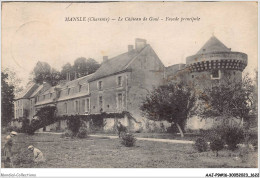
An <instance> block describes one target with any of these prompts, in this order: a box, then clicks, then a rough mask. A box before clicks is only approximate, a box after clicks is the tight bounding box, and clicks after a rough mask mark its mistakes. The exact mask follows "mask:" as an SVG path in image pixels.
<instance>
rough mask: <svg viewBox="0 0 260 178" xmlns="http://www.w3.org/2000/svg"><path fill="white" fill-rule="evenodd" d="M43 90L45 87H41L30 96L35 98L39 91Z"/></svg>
mask: <svg viewBox="0 0 260 178" xmlns="http://www.w3.org/2000/svg"><path fill="white" fill-rule="evenodd" d="M42 88H43V85H40V86H39V87H38V88H37V89H36V90H35V91H34V92H33V94H32V95H31V96H30V98H32V97H34V96H35V95H37V93H38V92H39V91H41V89H42Z"/></svg>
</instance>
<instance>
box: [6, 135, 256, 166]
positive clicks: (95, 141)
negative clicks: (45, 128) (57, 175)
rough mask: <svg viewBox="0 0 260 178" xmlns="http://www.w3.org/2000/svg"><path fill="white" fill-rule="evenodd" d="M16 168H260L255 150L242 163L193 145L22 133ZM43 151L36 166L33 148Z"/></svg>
mask: <svg viewBox="0 0 260 178" xmlns="http://www.w3.org/2000/svg"><path fill="white" fill-rule="evenodd" d="M4 136H6V135H2V146H3V138H4ZM15 139H16V140H15V147H14V154H15V155H14V164H15V167H29V168H33V167H40V168H220V167H226V168H230V167H257V152H256V151H252V152H250V153H249V155H248V159H247V160H246V161H245V162H242V161H241V159H238V158H236V157H237V156H238V155H239V151H235V152H230V151H227V150H225V151H221V152H220V153H219V157H215V156H214V153H213V152H210V151H209V152H204V153H197V152H196V151H195V150H194V149H193V147H192V145H191V144H173V143H161V142H152V141H140V140H138V141H137V142H136V145H135V146H134V147H125V146H123V145H121V144H120V140H119V139H106V138H96V137H93V138H92V137H89V138H86V139H70V138H61V137H60V135H53V134H35V135H33V136H28V135H25V134H19V135H18V136H17V137H16V138H15ZM31 144H32V145H34V146H35V147H37V148H39V149H40V150H41V151H42V152H43V154H44V156H45V157H46V162H45V163H42V164H38V165H36V164H34V163H32V162H31V160H32V153H31V152H29V151H27V147H28V146H29V145H31Z"/></svg>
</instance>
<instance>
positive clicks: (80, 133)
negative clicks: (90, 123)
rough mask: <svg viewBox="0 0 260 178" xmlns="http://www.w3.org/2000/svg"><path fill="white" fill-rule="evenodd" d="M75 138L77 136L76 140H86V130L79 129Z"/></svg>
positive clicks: (83, 128)
mask: <svg viewBox="0 0 260 178" xmlns="http://www.w3.org/2000/svg"><path fill="white" fill-rule="evenodd" d="M77 136H78V138H86V137H87V136H88V132H87V128H86V127H80V128H79V132H78V134H77Z"/></svg>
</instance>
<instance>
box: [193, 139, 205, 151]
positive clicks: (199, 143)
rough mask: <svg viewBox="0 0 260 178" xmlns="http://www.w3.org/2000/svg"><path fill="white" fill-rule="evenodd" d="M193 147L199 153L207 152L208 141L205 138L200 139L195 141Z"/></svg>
mask: <svg viewBox="0 0 260 178" xmlns="http://www.w3.org/2000/svg"><path fill="white" fill-rule="evenodd" d="M193 147H194V148H195V149H196V150H197V151H198V152H204V151H207V149H208V143H207V142H206V140H205V139H204V138H198V139H197V140H196V141H195V144H194V145H193Z"/></svg>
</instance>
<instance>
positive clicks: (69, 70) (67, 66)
mask: <svg viewBox="0 0 260 178" xmlns="http://www.w3.org/2000/svg"><path fill="white" fill-rule="evenodd" d="M72 74H73V67H72V66H71V64H70V63H67V64H65V65H64V66H62V69H61V78H62V79H63V80H66V79H67V75H70V78H72V76H71V75H72Z"/></svg>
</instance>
